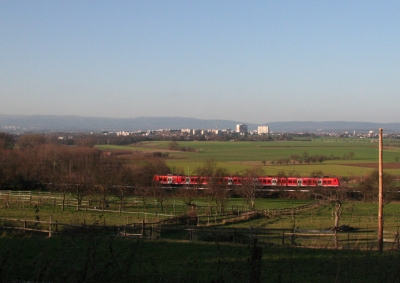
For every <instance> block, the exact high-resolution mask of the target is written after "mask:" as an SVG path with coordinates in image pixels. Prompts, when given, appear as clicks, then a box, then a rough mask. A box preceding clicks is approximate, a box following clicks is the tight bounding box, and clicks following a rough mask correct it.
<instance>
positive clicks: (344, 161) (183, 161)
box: [98, 138, 400, 178]
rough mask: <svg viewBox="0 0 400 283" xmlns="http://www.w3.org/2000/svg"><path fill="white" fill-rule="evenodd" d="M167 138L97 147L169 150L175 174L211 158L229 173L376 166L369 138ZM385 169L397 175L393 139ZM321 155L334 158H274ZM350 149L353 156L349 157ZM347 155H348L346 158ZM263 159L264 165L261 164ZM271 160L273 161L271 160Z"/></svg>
mask: <svg viewBox="0 0 400 283" xmlns="http://www.w3.org/2000/svg"><path fill="white" fill-rule="evenodd" d="M169 143H170V142H169V141H154V142H140V143H137V144H134V145H132V146H107V145H102V146H98V147H99V148H100V149H101V150H110V151H140V152H147V153H152V152H157V151H158V152H168V153H169V157H168V158H167V163H168V165H169V166H170V167H171V168H172V169H173V171H174V173H179V174H188V173H189V174H192V173H193V172H194V170H195V168H196V167H197V166H200V165H201V164H202V163H203V162H204V161H205V160H207V159H214V160H216V161H217V162H218V166H220V167H224V168H226V169H227V170H228V171H229V172H230V174H235V173H238V172H239V173H240V172H241V171H243V170H245V169H246V168H250V167H253V166H258V167H261V168H262V169H263V170H264V172H265V174H266V175H275V174H277V173H278V172H279V171H281V170H284V171H285V172H286V173H290V172H296V173H298V174H300V175H302V176H307V175H309V174H310V173H311V172H313V171H322V172H323V173H324V174H325V175H330V176H339V177H344V176H346V177H359V178H361V176H365V175H367V174H368V173H369V172H371V171H373V170H374V169H377V168H378V143H372V142H371V140H370V139H339V138H335V139H323V138H321V139H312V140H310V141H273V142H256V141H255V142H234V141H232V142H218V141H205V142H198V141H183V142H178V144H179V146H180V147H187V148H193V149H195V150H196V152H187V151H171V150H168V144H169ZM384 145H385V146H384V153H383V160H384V163H385V165H384V168H385V172H387V173H390V174H393V175H399V173H400V163H399V162H398V161H396V160H398V159H399V158H400V143H398V142H397V141H396V140H387V141H385V142H384ZM305 152H306V153H307V154H308V155H309V156H313V155H324V156H328V157H331V156H332V157H335V158H337V159H334V160H326V161H324V162H322V163H315V164H313V163H310V164H305V163H302V164H299V163H298V162H295V163H293V161H291V162H290V163H289V164H286V163H284V164H280V165H278V164H277V163H276V161H278V160H279V159H283V158H290V156H291V155H296V154H297V155H299V156H302V155H303V154H304V153H305ZM350 152H352V153H353V154H354V157H353V158H352V159H349V158H348V155H349V153H350ZM346 157H347V158H346ZM263 161H265V162H266V163H265V165H264V164H263V163H262V162H263ZM272 162H274V164H273V163H272Z"/></svg>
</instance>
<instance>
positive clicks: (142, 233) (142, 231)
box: [140, 214, 146, 238]
mask: <svg viewBox="0 0 400 283" xmlns="http://www.w3.org/2000/svg"><path fill="white" fill-rule="evenodd" d="M145 216H146V214H145ZM144 224H145V222H144V219H142V230H141V232H140V234H141V238H143V235H144Z"/></svg>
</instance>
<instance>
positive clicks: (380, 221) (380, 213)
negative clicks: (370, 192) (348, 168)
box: [378, 128, 383, 253]
mask: <svg viewBox="0 0 400 283" xmlns="http://www.w3.org/2000/svg"><path fill="white" fill-rule="evenodd" d="M382 151H383V146H382V128H380V129H379V210H378V250H379V252H380V253H382V251H383V162H382Z"/></svg>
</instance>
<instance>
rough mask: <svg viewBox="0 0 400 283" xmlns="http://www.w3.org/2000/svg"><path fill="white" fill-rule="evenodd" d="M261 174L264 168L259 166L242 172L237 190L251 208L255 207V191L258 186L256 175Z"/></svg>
mask: <svg viewBox="0 0 400 283" xmlns="http://www.w3.org/2000/svg"><path fill="white" fill-rule="evenodd" d="M263 175H264V170H263V169H262V168H260V167H252V168H249V169H246V170H245V171H244V173H243V182H242V186H241V187H239V188H238V190H237V191H238V193H239V194H240V195H241V196H242V197H243V198H244V199H245V200H246V202H247V204H248V205H249V206H250V208H251V209H252V210H254V209H255V201H256V192H257V188H258V186H259V184H258V179H257V177H259V176H263Z"/></svg>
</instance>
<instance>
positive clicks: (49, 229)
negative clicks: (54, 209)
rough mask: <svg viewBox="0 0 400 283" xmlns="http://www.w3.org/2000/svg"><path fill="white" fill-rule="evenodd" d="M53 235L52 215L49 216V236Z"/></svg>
mask: <svg viewBox="0 0 400 283" xmlns="http://www.w3.org/2000/svg"><path fill="white" fill-rule="evenodd" d="M50 237H51V216H50V217H49V238H50Z"/></svg>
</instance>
